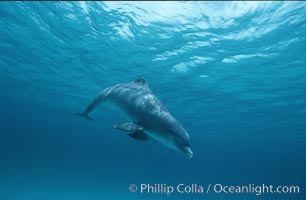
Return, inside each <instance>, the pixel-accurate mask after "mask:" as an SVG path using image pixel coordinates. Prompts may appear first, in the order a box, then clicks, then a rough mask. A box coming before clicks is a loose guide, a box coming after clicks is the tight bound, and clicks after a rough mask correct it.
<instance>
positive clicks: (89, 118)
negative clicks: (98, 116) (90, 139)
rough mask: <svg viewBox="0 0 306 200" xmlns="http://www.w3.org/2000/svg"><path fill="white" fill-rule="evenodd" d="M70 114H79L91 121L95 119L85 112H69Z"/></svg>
mask: <svg viewBox="0 0 306 200" xmlns="http://www.w3.org/2000/svg"><path fill="white" fill-rule="evenodd" d="M68 113H69V114H73V115H77V116H80V117H84V118H85V119H87V120H89V121H93V119H92V118H91V117H89V116H88V115H86V114H84V113H77V112H68Z"/></svg>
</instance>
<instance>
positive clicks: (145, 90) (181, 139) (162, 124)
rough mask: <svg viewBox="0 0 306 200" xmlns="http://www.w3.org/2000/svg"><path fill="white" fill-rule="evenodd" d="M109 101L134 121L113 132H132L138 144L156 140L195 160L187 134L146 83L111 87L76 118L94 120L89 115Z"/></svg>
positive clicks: (134, 82)
mask: <svg viewBox="0 0 306 200" xmlns="http://www.w3.org/2000/svg"><path fill="white" fill-rule="evenodd" d="M106 101H108V102H111V103H113V104H115V105H116V106H117V107H119V108H120V109H121V110H123V111H124V112H125V113H126V114H127V115H128V117H129V118H130V120H131V122H128V123H124V124H121V125H114V126H113V128H115V129H119V130H123V131H129V132H130V134H129V136H130V137H132V138H134V139H137V140H148V139H150V138H153V139H155V140H157V141H159V142H161V143H162V144H164V145H165V146H167V147H169V148H172V149H175V150H177V151H179V152H181V153H183V154H184V155H185V156H186V157H187V158H192V156H193V153H192V151H191V149H190V147H189V143H190V141H189V135H188V133H187V131H186V130H185V129H184V128H183V126H182V125H181V124H180V123H179V122H178V121H177V120H176V119H175V118H174V117H173V116H172V115H171V114H170V112H169V111H168V110H167V109H166V108H165V107H164V106H163V105H162V103H161V102H160V100H159V99H158V98H157V97H156V96H155V95H154V94H153V93H152V91H151V90H150V88H149V86H148V84H147V83H146V81H145V79H137V80H135V81H133V82H129V83H120V84H117V85H114V86H111V87H108V88H106V89H105V90H103V91H101V92H100V93H99V94H98V95H97V96H96V97H95V98H94V99H93V100H92V102H91V103H90V104H89V105H88V106H87V108H86V109H85V111H84V112H83V113H73V114H77V115H81V116H83V117H85V118H87V119H91V118H90V117H89V116H88V115H89V113H90V112H91V111H93V110H94V109H95V108H96V107H97V106H98V105H100V104H101V103H103V102H106Z"/></svg>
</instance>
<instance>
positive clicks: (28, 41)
mask: <svg viewBox="0 0 306 200" xmlns="http://www.w3.org/2000/svg"><path fill="white" fill-rule="evenodd" d="M305 13H306V3H305V2H272V1H271V2H234V1H233V2H1V3H0V102H1V104H0V109H1V113H0V120H1V122H0V177H1V179H0V199H1V200H20V199H23V200H36V199H37V200H38V199H46V200H49V199H50V200H62V199H63V200H70V199H73V200H78V199H82V200H83V199H84V200H85V199H123V197H124V199H238V198H239V199H255V198H256V199H286V200H288V199H305V193H304V190H305V186H306V183H305V177H306V173H305V168H306V162H305V158H306V153H305V152H306V149H305V143H306V137H305V133H306V92H305V91H306V14H305ZM139 77H144V78H146V80H147V82H148V84H149V86H150V88H151V90H152V91H153V92H154V93H155V94H156V96H158V97H159V99H160V100H161V101H162V102H163V104H164V105H165V107H167V109H168V110H169V111H170V112H171V113H172V114H173V115H174V116H175V117H176V118H177V119H178V120H179V121H180V122H181V123H182V124H183V126H184V127H185V129H186V130H187V131H188V132H189V134H190V138H191V148H192V149H193V152H194V157H193V158H192V159H191V160H187V159H185V158H184V157H183V156H181V155H180V154H179V153H177V152H175V151H172V150H169V149H167V148H165V147H164V146H162V145H160V144H159V143H157V142H154V141H147V142H140V141H136V140H132V139H131V138H130V137H128V136H127V135H126V133H124V132H120V131H115V130H113V129H112V125H113V124H117V123H123V122H126V118H124V117H123V116H122V115H121V114H120V113H119V112H117V111H116V110H113V109H112V108H111V107H109V106H106V105H105V106H101V107H99V109H97V110H96V111H95V112H94V113H93V114H92V117H93V118H94V119H95V121H94V122H93V123H91V122H89V121H87V120H84V119H81V118H79V117H76V116H72V115H69V114H68V113H67V112H69V111H81V110H83V109H84V108H85V106H86V105H87V104H88V103H89V102H90V101H91V99H92V98H93V97H94V96H95V95H96V94H97V93H98V92H99V91H100V90H101V89H104V88H106V87H108V86H110V85H113V84H117V83H121V82H129V81H133V80H134V79H137V78H139ZM132 183H134V184H137V185H138V184H140V183H151V184H154V183H161V184H168V185H170V184H178V183H186V184H191V183H198V184H202V185H207V184H209V183H212V184H215V183H221V184H224V185H226V184H228V185H243V184H244V185H245V184H262V183H266V184H273V185H299V186H300V187H301V188H302V189H301V193H300V194H286V195H285V194H267V195H260V196H256V195H255V194H240V195H238V196H237V195H231V194H213V193H209V194H205V195H203V194H173V195H171V196H167V195H165V194H149V195H148V194H140V193H138V192H136V193H130V192H129V190H128V187H129V185H130V184H132Z"/></svg>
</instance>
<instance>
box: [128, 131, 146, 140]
mask: <svg viewBox="0 0 306 200" xmlns="http://www.w3.org/2000/svg"><path fill="white" fill-rule="evenodd" d="M129 136H130V137H131V138H134V139H136V140H148V139H150V138H149V136H148V135H147V134H145V133H144V132H143V131H136V132H134V133H130V134H129Z"/></svg>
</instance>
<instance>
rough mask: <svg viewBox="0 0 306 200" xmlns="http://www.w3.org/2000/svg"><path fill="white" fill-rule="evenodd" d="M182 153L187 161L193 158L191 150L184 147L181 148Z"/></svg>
mask: <svg viewBox="0 0 306 200" xmlns="http://www.w3.org/2000/svg"><path fill="white" fill-rule="evenodd" d="M183 153H184V155H185V156H186V157H187V158H189V159H191V158H192V156H193V153H192V151H191V149H190V148H189V147H184V148H183Z"/></svg>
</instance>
